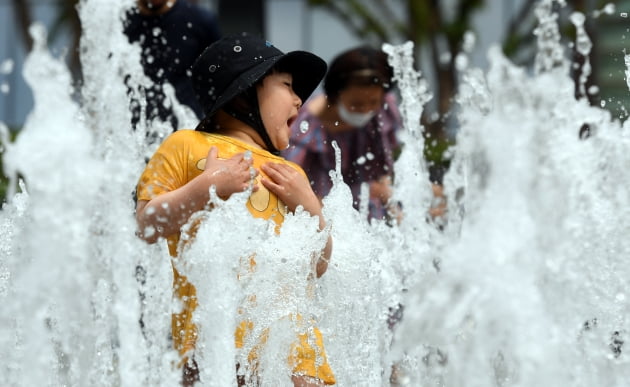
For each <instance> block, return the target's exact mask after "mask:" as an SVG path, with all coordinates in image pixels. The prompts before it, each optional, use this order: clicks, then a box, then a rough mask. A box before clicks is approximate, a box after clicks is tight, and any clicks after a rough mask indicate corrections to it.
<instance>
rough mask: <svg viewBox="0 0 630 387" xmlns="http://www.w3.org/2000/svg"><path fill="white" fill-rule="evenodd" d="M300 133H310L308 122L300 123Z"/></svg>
mask: <svg viewBox="0 0 630 387" xmlns="http://www.w3.org/2000/svg"><path fill="white" fill-rule="evenodd" d="M300 132H302V133H306V132H308V121H306V120H304V121H302V122H300Z"/></svg>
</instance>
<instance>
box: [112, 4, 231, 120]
mask: <svg viewBox="0 0 630 387" xmlns="http://www.w3.org/2000/svg"><path fill="white" fill-rule="evenodd" d="M124 26H125V29H124V32H125V34H126V35H127V37H128V38H129V42H131V43H135V42H138V43H139V44H140V47H141V48H142V55H141V64H142V66H143V68H144V71H145V74H146V75H147V76H148V77H149V78H150V79H151V80H152V81H153V82H154V85H153V86H151V87H150V88H149V89H148V90H145V93H146V97H147V120H151V119H154V118H156V117H158V118H160V119H161V120H163V121H167V120H170V121H171V122H172V124H173V126H174V129H176V125H177V120H176V118H175V117H174V115H173V112H172V109H170V108H168V107H165V106H164V100H165V95H164V91H163V84H164V83H166V82H168V83H170V84H171V85H172V86H173V88H174V89H175V96H176V97H177V100H178V101H179V102H180V103H182V104H184V105H187V106H189V107H190V108H191V109H192V110H193V111H194V112H195V114H196V115H197V117H199V118H202V116H203V111H202V109H201V106H200V105H199V102H198V101H197V98H196V97H195V92H194V90H193V87H192V83H191V81H190V73H189V71H190V70H189V69H190V66H191V65H192V64H193V62H194V61H195V59H197V57H198V56H199V55H200V54H201V53H202V52H203V50H204V49H205V48H206V47H208V46H209V45H210V44H211V43H212V42H214V41H215V40H217V39H219V38H220V35H221V34H220V31H219V27H218V23H217V20H216V17H215V15H214V14H213V13H212V12H210V10H208V9H205V8H202V7H200V6H197V5H195V4H190V3H188V2H186V1H185V0H177V1H176V2H175V4H174V5H173V7H172V8H171V9H170V10H169V11H167V12H165V13H163V14H161V15H144V14H142V13H140V11H139V10H138V9H137V8H135V7H134V8H133V9H132V10H130V11H129V12H128V14H127V17H126V19H125V21H124ZM136 105H137V104H136ZM132 110H135V111H133V113H134V114H133V115H134V124H135V123H137V122H138V119H139V108H137V106H136V109H132Z"/></svg>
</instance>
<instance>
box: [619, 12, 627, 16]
mask: <svg viewBox="0 0 630 387" xmlns="http://www.w3.org/2000/svg"><path fill="white" fill-rule="evenodd" d="M619 16H621V17H628V13H627V12H622V13H621V14H620V15H619Z"/></svg>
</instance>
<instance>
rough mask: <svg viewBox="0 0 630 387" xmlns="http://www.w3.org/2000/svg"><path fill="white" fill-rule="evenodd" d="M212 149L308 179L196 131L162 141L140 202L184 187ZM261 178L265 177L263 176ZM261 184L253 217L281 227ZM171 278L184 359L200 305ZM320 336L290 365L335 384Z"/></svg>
mask: <svg viewBox="0 0 630 387" xmlns="http://www.w3.org/2000/svg"><path fill="white" fill-rule="evenodd" d="M212 146H215V147H216V148H217V150H218V155H217V157H218V158H220V159H229V158H230V157H232V156H234V155H235V154H238V153H243V152H245V151H251V153H252V161H253V167H254V168H256V169H257V170H258V171H260V167H261V166H262V165H263V164H265V163H267V162H275V163H282V164H287V165H290V166H292V167H293V168H295V169H296V170H298V171H299V172H300V173H301V174H302V175H304V176H306V174H305V173H304V171H303V170H302V168H300V167H299V166H298V165H297V164H295V163H292V162H290V161H287V160H285V159H283V158H282V157H279V156H274V155H272V154H271V153H269V152H267V151H265V150H262V149H258V148H255V147H253V146H251V145H249V144H247V143H244V142H242V141H239V140H237V139H234V138H232V137H227V136H222V135H218V134H210V133H205V132H198V131H194V130H179V131H177V132H175V133H173V134H171V135H170V136H169V137H168V138H166V139H165V140H164V142H163V143H162V144H161V145H160V147H159V148H158V150H157V151H156V152H155V154H154V155H153V157H152V158H151V160H150V161H149V163H148V164H147V167H146V168H145V170H144V172H143V173H142V175H141V177H140V181H139V183H138V187H137V195H138V200H146V201H149V200H151V199H153V198H155V197H156V196H159V195H161V194H164V193H167V192H170V191H173V190H175V189H177V188H179V187H182V186H183V185H185V184H187V183H188V182H189V181H191V180H192V179H194V178H195V177H197V176H199V175H200V174H201V173H202V172H203V171H204V168H205V164H206V157H207V156H208V152H209V151H210V148H211V147H212ZM260 173H261V174H262V171H260ZM260 178H261V175H258V176H257V178H256V179H257V183H258V187H259V188H258V190H257V191H256V192H253V193H252V194H251V196H250V197H249V199H248V201H247V208H248V210H249V212H250V213H251V214H252V216H254V217H256V218H263V219H267V220H269V219H271V220H273V221H274V222H275V223H276V225H278V226H280V225H281V224H282V222H283V220H284V214H285V213H286V212H285V211H286V207H285V205H284V203H282V201H281V200H279V199H278V197H277V196H276V195H275V194H274V193H272V192H270V191H269V190H267V189H266V188H265V186H263V185H262V184H260ZM179 237H180V236H179V234H175V235H171V236H169V237H168V238H167V242H168V248H169V252H170V254H171V256H173V257H176V256H177V245H178V243H179ZM173 273H174V280H173V282H174V284H173V286H174V289H175V292H176V294H177V296H178V297H179V298H180V299H181V300H182V302H183V310H182V313H179V314H174V315H173V321H172V323H173V326H172V330H173V332H172V334H173V342H174V345H175V348H176V349H177V350H178V351H179V353H180V354H181V355H182V356H184V355H185V354H186V353H188V352H189V351H191V350H192V349H193V348H194V346H195V341H196V336H197V333H196V327H195V325H194V324H193V322H192V312H193V311H194V309H195V308H196V306H197V299H196V293H195V288H194V286H193V285H192V284H190V283H189V282H188V281H187V280H186V277H184V276H183V275H180V274H179V273H178V272H177V270H176V269H175V267H173ZM316 331H317V332H316V337H317V339H316V346H317V348H315V349H313V348H308V347H310V346H309V345H308V342H307V340H306V337H304V338H302V337H300V343H301V344H300V350H299V351H298V357H299V358H298V359H293V360H292V361H291V363H292V364H294V372H295V373H299V374H306V375H309V376H312V377H316V378H319V379H321V380H323V381H324V382H326V384H334V383H335V378H334V375H333V373H332V370H331V369H330V366H329V365H328V362H327V360H326V355H325V352H324V350H323V343H322V340H321V334H320V333H319V331H318V330H316ZM242 334H243V332H239V331H237V345H238V344H239V343H238V341H240V339H242V338H241V337H238V336H241V335H242ZM305 345H306V347H305ZM316 358H318V359H316ZM322 359H323V362H322Z"/></svg>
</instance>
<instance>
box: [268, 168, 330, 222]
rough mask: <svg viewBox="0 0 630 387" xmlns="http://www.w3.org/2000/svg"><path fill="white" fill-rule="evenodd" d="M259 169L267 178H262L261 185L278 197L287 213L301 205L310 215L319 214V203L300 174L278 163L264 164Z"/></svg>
mask: <svg viewBox="0 0 630 387" xmlns="http://www.w3.org/2000/svg"><path fill="white" fill-rule="evenodd" d="M261 169H262V171H263V172H264V173H265V174H266V175H267V176H268V178H267V177H263V178H262V180H261V182H262V184H263V185H264V186H265V187H266V188H267V189H268V190H269V191H271V192H273V193H275V194H276V195H278V198H280V200H282V201H283V202H284V204H285V205H286V206H287V208H288V209H289V211H291V212H293V211H295V209H296V208H297V206H298V205H302V207H304V209H305V210H306V211H308V212H310V213H311V215H320V214H321V203H320V202H319V199H318V198H317V196H315V193H314V192H313V189H312V188H311V185H310V183H309V182H308V180H307V179H306V177H304V176H303V175H302V174H300V173H299V172H298V171H296V170H295V169H293V168H292V167H290V166H289V165H287V164H279V163H265V164H263V165H262V168H261Z"/></svg>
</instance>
